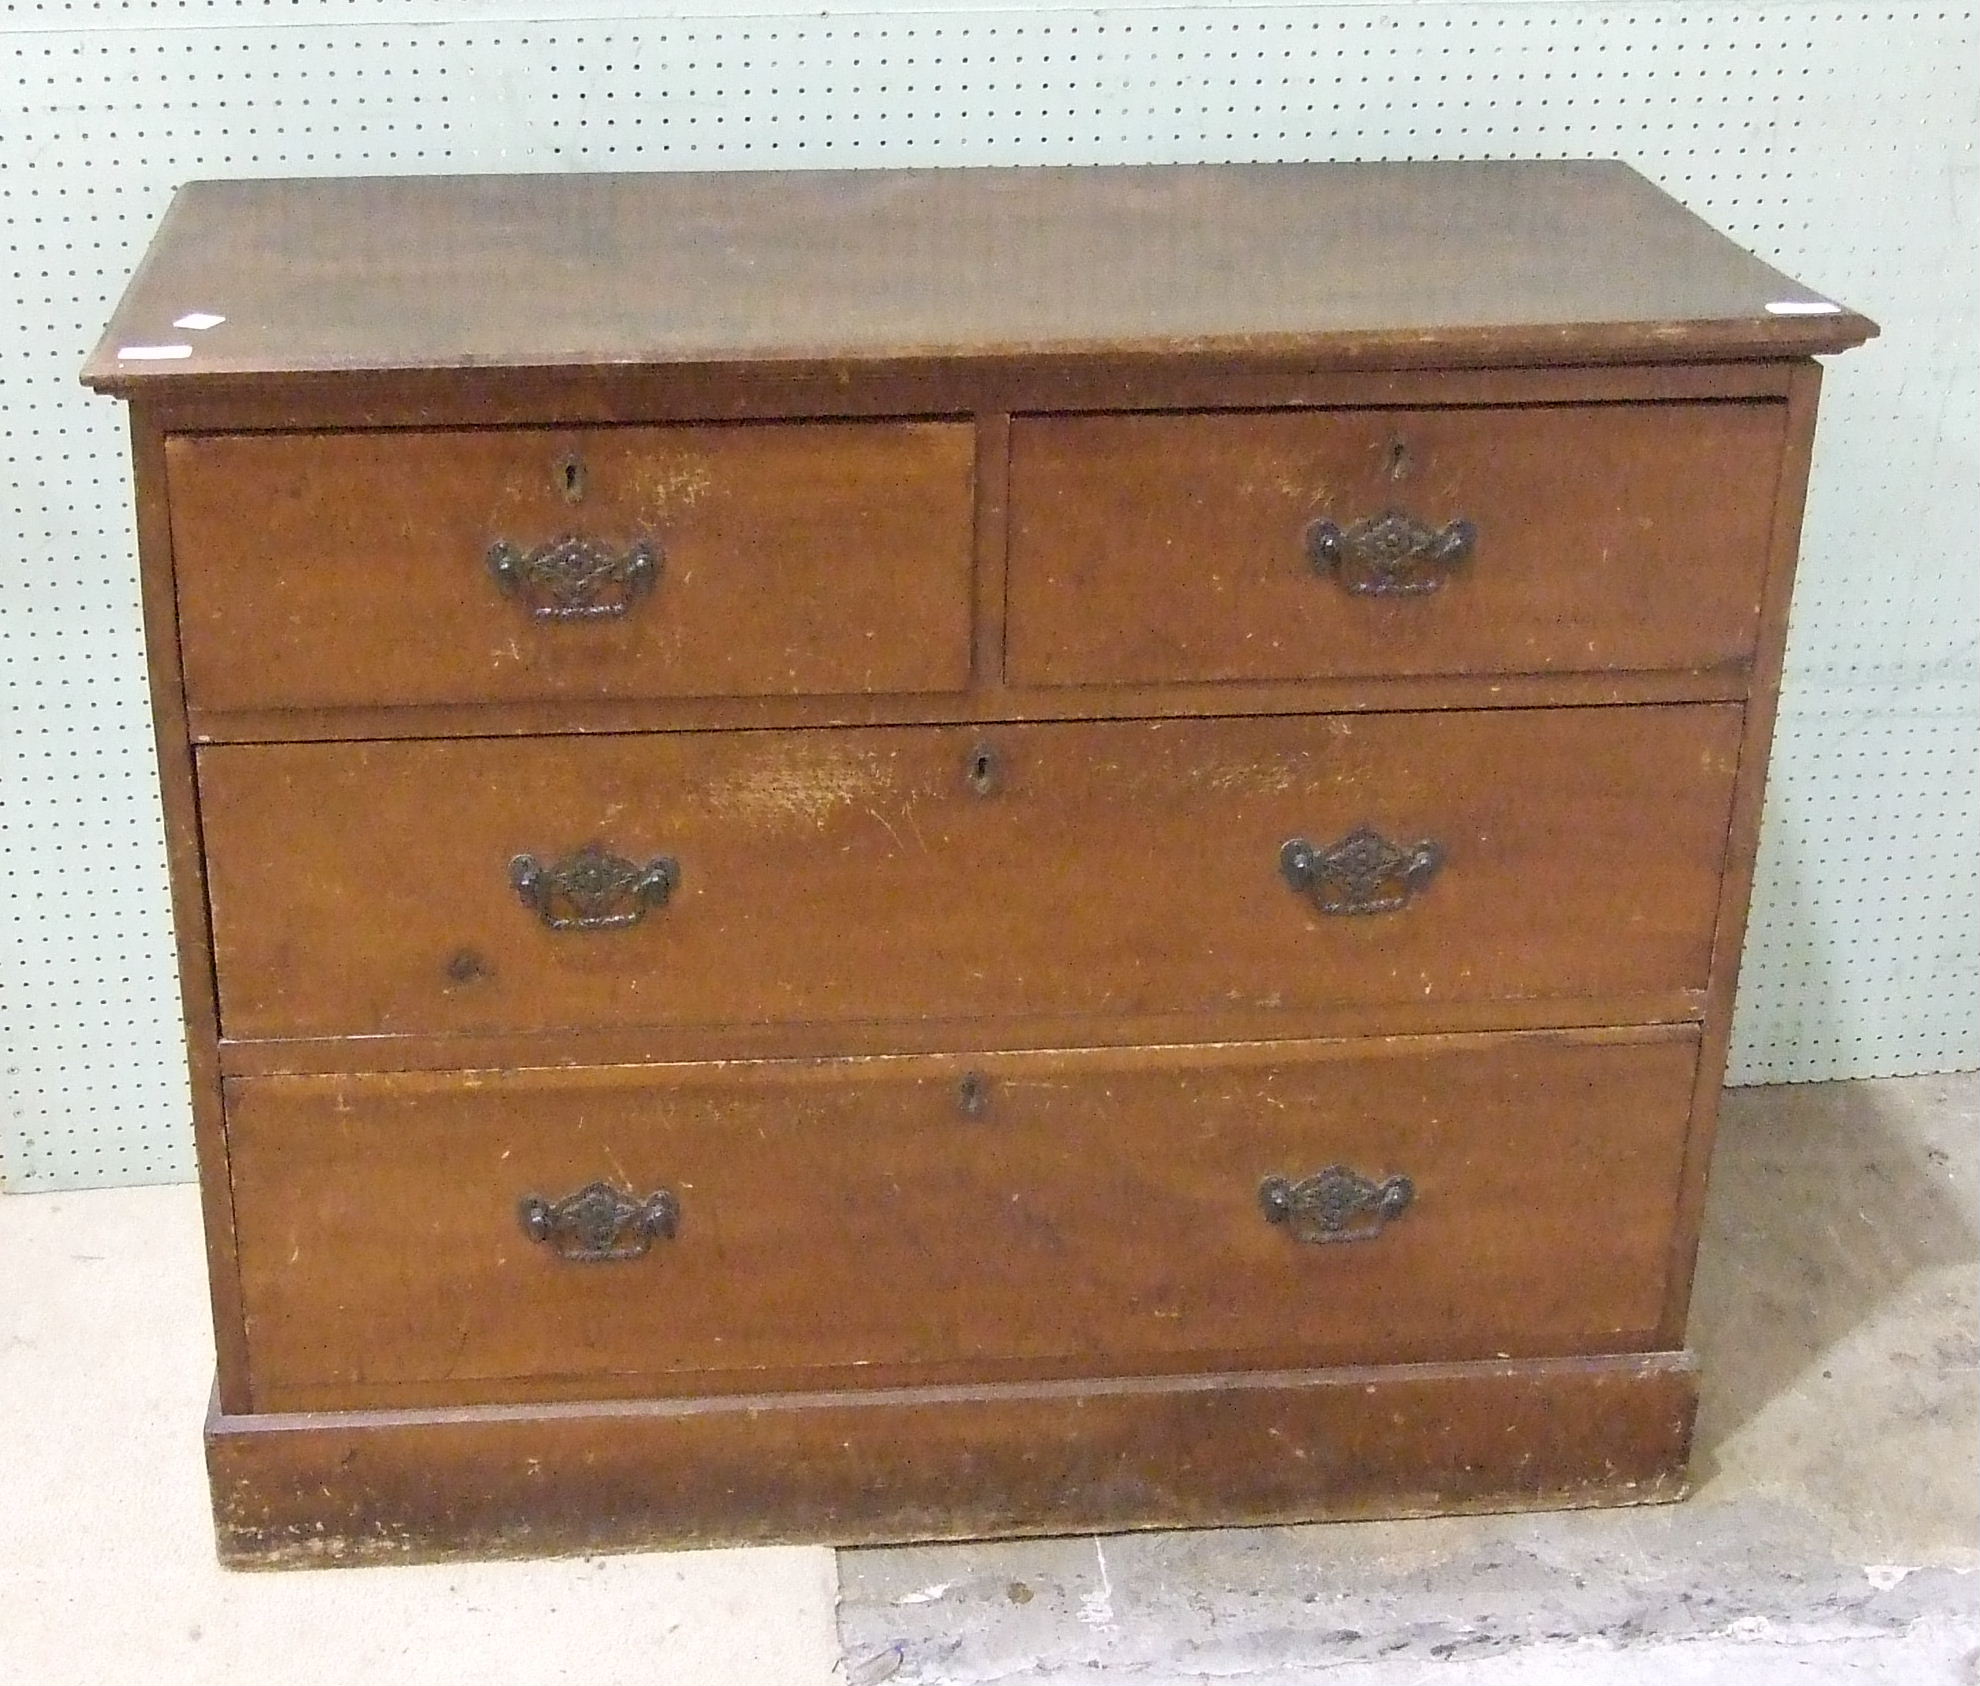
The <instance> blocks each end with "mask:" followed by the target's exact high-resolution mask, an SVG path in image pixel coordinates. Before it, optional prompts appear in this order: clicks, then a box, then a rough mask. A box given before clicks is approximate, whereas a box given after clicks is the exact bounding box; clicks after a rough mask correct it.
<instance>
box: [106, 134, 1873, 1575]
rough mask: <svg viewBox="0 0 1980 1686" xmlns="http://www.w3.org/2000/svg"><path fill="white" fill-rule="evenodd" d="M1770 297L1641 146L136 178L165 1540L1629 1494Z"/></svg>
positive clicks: (600, 1542)
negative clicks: (183, 1030)
mask: <svg viewBox="0 0 1980 1686" xmlns="http://www.w3.org/2000/svg"><path fill="white" fill-rule="evenodd" d="M415 233H416V236H417V237H414V236H415ZM1234 254H1236V255H1238V256H1240V257H1241V259H1242V261H1241V262H1234V261H1233V255H1234ZM553 272H554V274H555V275H556V278H557V280H556V284H555V285H554V286H551V285H546V284H545V282H544V280H543V277H544V275H545V274H547V273H553ZM1782 302H1787V303H1790V304H1794V305H1798V306H1800V307H1802V308H1800V309H1797V310H1791V311H1788V312H1786V313H1782V312H1776V311H1770V310H1769V309H1768V306H1769V305H1771V304H1778V303H1782ZM1820 303H1821V301H1819V300H1817V299H1815V298H1814V297H1813V295H1811V294H1809V293H1808V292H1807V290H1806V289H1803V288H1801V287H1799V286H1798V285H1797V284H1795V283H1794V282H1792V281H1790V280H1788V279H1787V278H1785V277H1783V276H1781V275H1779V274H1778V273H1777V272H1775V271H1773V270H1770V269H1768V268H1767V267H1766V266H1764V265H1762V264H1759V263H1757V262H1756V261H1755V260H1754V259H1752V258H1751V257H1749V256H1748V255H1747V254H1745V253H1743V252H1740V251H1739V250H1738V249H1737V248H1736V247H1734V246H1732V245H1731V244H1730V243H1729V242H1727V241H1725V240H1724V239H1723V238H1721V237H1720V236H1718V235H1717V234H1715V233H1713V232H1712V231H1711V230H1709V229H1708V228H1706V227H1705V226H1704V225H1703V224H1702V223H1699V222H1697V221H1696V220H1694V219H1692V218H1691V217H1689V216H1688V215H1687V214H1686V213H1684V212H1683V211H1682V210H1680V209H1679V208H1678V207H1677V206H1675V205H1674V204H1672V203H1671V202H1670V201H1668V200H1666V199H1664V198H1663V197H1662V196H1661V195H1659V194H1658V193H1657V192H1656V191H1655V190H1654V189H1652V188H1651V187H1649V185H1648V184H1647V183H1645V182H1643V181H1642V180H1641V179H1640V178H1638V177H1636V176H1634V175H1633V174H1632V173H1630V172H1629V171H1627V170H1626V169H1623V168H1622V167H1621V166H1617V165H1585V164H1523V165H1379V166H1354V167H1314V166H1265V167H1246V168H1238V169H1223V168H1191V169H1154V170H1019V171H954V172H872V173H862V174H859V175H830V174H808V175H796V176H791V175H777V174H762V175H748V176H697V175H663V176H653V177H639V176H563V177H529V178H477V179H461V178H455V179H445V178H431V179H422V180H410V181H391V180H376V181H362V182H311V183H207V184H196V185H194V186H192V187H190V188H188V189H186V190H184V192H183V193H182V194H181V196H180V197H179V199H178V200H177V201H175V204H174V207H173V209H172V211H171V212H170V214H169V215H168V218H167V220H166V224H165V226H164V228H163V229H162V230H161V232H160V235H159V238H158V241H157V242H156V243H155V245H154V248H153V251H152V253H151V254H150V256H149V257H148V258H147V260H146V262H145V265H144V267H143V268H142V269H141V271H140V273H139V276H138V278H137V279H136V280H135V281H134V282H133V284H132V287H131V290H130V292H129V294H128V295H127V297H126V299H125V301H124V303H123V304H122V305H121V306H120V307H119V310H118V313H117V316H116V318H115V320H114V322H113V324H112V327H111V329H110V331H109V333H108V335H107V336H106V339H105V342H104V345H103V346H102V347H101V348H100V349H99V350H98V352H97V353H96V354H95V355H94V356H93V357H92V359H91V361H90V364H89V366H88V368H87V370H86V371H85V378H86V379H87V380H89V381H90V382H91V383H92V384H94V385H96V386H98V387H99V388H102V389H105V390H112V391H116V392H119V393H121V394H123V395H125V396H127V397H129V398H131V399H132V400H133V403H134V412H135V413H134V435H133V437H134V440H135V450H134V461H135V466H136V472H137V480H138V498H139V517H140V519H139V538H140V546H141V552H142V562H143V569H144V594H145V605H146V625H147V636H148V639H149V641H150V647H151V653H152V680H153V697H154V704H155V712H156V715H157V720H158V730H159V742H160V754H161V767H162V771H163V775H164V786H165V791H164V795H165V811H166V816H167V827H168V836H169V841H170V843H171V861H172V870H173V883H174V895H175V908H176V914H177V920H178V927H179V936H180V948H181V975H182V980H183V984H184V988H185V992H186V1019H187V1028H188V1038H189V1044H190V1049H191V1055H192V1070H193V1080H194V1089H195V1096H194V1101H195V1119H196V1124H197V1130H198V1140H199V1149H200V1159H201V1175H202V1180H203V1186H204V1193H205V1200H206V1217H207V1225H208V1235H209V1259H210V1264H211V1269H212V1272H213V1289H214V1307H215V1319H216V1338H217V1346H218V1354H219V1377H218V1389H217V1398H216V1412H215V1415H214V1416H213V1418H212V1420H211V1422H210V1423H209V1425H208V1447H209V1458H210V1465H211V1470H212V1474H213V1482H214V1498H215V1514H216V1520H217V1524H218V1529H219V1538H220V1543H221V1550H222V1553H223V1555H224V1556H225V1557H226V1558H227V1560H228V1561H230V1562H240V1563H305V1562H336V1561H367V1560H380V1559H393V1558H417V1557H426V1556H435V1555H445V1554H448V1553H450V1552H462V1551H468V1552H484V1553H525V1552H536V1551H581V1550H594V1549H599V1548H603V1547H610V1546H636V1545H649V1544H664V1543H685V1544H699V1543H714V1542H717V1541H724V1540H752V1539H797V1538H809V1539H825V1540H871V1539H883V1538H902V1537H951V1536H956V1535H964V1534H969V1533H981V1532H1051V1531H1060V1530H1078V1529H1090V1528H1107V1527H1141V1526H1155V1525H1162V1524H1174V1523H1189V1522H1234V1521H1268V1520H1270V1521H1283V1520H1290V1519H1295V1518H1302V1517H1326V1516H1367V1515H1383V1514H1388V1515H1393V1514H1413V1513H1420V1512H1425V1511H1437V1510H1454V1509H1479V1508H1490V1507H1494V1506H1501V1505H1556V1504H1593V1503H1623V1502H1630V1501H1632V1500H1642V1499H1654V1498H1668V1497H1672V1496H1675V1495H1676V1493H1677V1492H1678V1491H1680V1490H1681V1486H1682V1479H1683V1467H1684V1460H1685V1455H1686V1451H1687V1447H1688V1444H1689V1437H1690V1425H1691V1414H1692V1407H1693V1402H1694V1399H1695V1393H1696V1381H1695V1376H1694V1374H1693V1371H1692V1368H1691V1365H1690V1363H1689V1360H1688V1359H1687V1358H1686V1356H1685V1355H1684V1354H1683V1352H1682V1350H1681V1349H1682V1346H1683V1341H1684V1314H1685V1302H1686V1296H1687V1293H1688V1288H1689V1281H1690V1271H1691V1258H1692V1251H1693V1248H1694V1247H1695V1244H1696V1235H1697V1213H1698V1209H1699V1202H1700V1199H1701V1196H1702V1191H1703V1186H1704V1169H1705V1161H1706V1159H1707V1157H1708V1155H1709V1148H1710V1139H1711V1129H1712V1122H1713V1118H1714V1116H1715V1110H1716V1096H1717V1088H1718V1084H1719V1081H1720V1078H1721V1076H1722V1073H1723V1067H1724V1059H1725V1048H1726V1038H1727V1032H1728V1026H1729V1022H1730V1015H1731V1006H1732V990H1733V985H1734V981H1735V978H1736V969H1737V959H1738V948H1739V940H1740V935H1741V931H1742V927H1743V920H1744V914H1745V907H1746V899H1747V894H1748V888H1749V884H1750V876H1751V870H1752V862H1753V854H1754V847H1755V838H1756V835H1757V829H1758V816H1759V805H1760V798H1761V791H1762V782H1763V778H1764V769H1765V762H1766V752H1767V740H1768V735H1769V732H1770V730H1771V725H1772V718H1773V704H1774V695H1775V691H1776V688H1777V686H1778V681H1779V673H1780V657H1781V647H1782V641H1783V637H1784V631H1785V626H1786V618H1787V602H1788V588H1789V581H1790V578H1791V574H1792V567H1793V560H1794V552H1795V543H1796V538H1797V534H1798V529H1799V523H1800V515H1801V499H1802V493H1803V489H1804V486H1805V482H1806V475H1807V467H1808V447H1809V440H1810V437H1811V435H1812V430H1813V425H1814V406H1815V391H1816V382H1817V371H1816V369H1815V366H1814V365H1813V364H1812V363H1811V362H1810V361H1808V359H1809V357H1810V355H1811V354H1815V353H1823V352H1833V351H1839V350H1842V349H1845V348H1846V347H1848V346H1850V345H1852V344H1855V343H1858V342H1859V341H1861V340H1862V339H1863V338H1865V337H1866V336H1867V335H1869V334H1870V333H1873V332H1874V331H1875V330H1874V328H1873V327H1872V325H1871V324H1869V323H1867V322H1865V321H1864V320H1863V319H1862V318H1860V317H1857V316H1854V315H1852V314H1850V313H1849V312H1847V311H1843V310H1821V309H1811V308H1810V307H1811V306H1819V305H1820ZM189 309H203V310H210V311H214V312H216V313H220V314H223V315H225V316H226V317H227V318H228V320H227V321H226V322H225V323H223V324H222V325H221V326H220V327H218V328H215V329H213V330H211V331H209V332H207V333H205V334H201V335H193V336H188V338H189V339H190V340H191V341H192V342H193V343H192V348H191V352H190V354H189V355H188V356H186V357H184V358H181V359H176V360H172V361H165V362H153V361H144V360H140V359H130V358H123V357H120V356H119V351H120V349H121V348H122V347H124V346H128V345H132V344H149V343H156V342H158V341H161V340H167V339H171V338H174V337H176V331H174V330H171V329H170V328H169V326H168V325H169V323H170V322H171V320H172V319H173V318H174V317H176V316H177V315H180V314H182V313H183V312H185V311H186V310H189ZM1385 517H1388V518H1390V519H1387V520H1386V521H1385V520H1384V518H1385ZM1412 547H1415V548H1414V550H1413V549H1412ZM1344 558H1345V560H1344ZM1350 564H1351V565H1350ZM546 570H547V572H546ZM593 571H596V577H590V575H591V574H592V572H593ZM1350 579H1358V580H1360V581H1361V583H1363V584H1364V585H1366V584H1368V583H1369V582H1370V581H1379V582H1381V583H1388V584H1395V583H1397V582H1402V583H1406V584H1410V585H1413V586H1426V585H1428V586H1434V587H1435V589H1417V590H1411V591H1407V592H1387V593H1374V594H1370V593H1366V592H1362V593H1357V592H1351V591H1348V590H1345V589H1343V586H1344V583H1345V582H1347V581H1348V580H1350ZM545 607H548V608H552V609H560V610H574V612H569V613H563V612H559V613H544V614H537V613H533V612H532V611H533V610H536V609H542V608H545ZM621 611H623V612H621ZM182 651H183V663H182V660H181V652H182ZM1364 829H1365V830H1366V831H1367V832H1369V833H1371V834H1373V835H1367V836H1357V834H1358V833H1359V832H1361V831H1363V830H1364ZM1295 842H1297V844H1298V846H1297V847H1294V848H1292V849H1291V850H1288V849H1287V847H1286V846H1287V845H1288V844H1289V843H1295ZM615 856H616V857H621V859H620V860H617V861H615V860H614V859H612V858H611V857H615ZM519 857H526V858H519ZM629 898H630V899H629ZM1354 906H1361V907H1363V908H1367V909H1373V908H1376V907H1380V908H1381V909H1382V911H1372V910H1370V911H1345V910H1344V909H1345V908H1348V907H1354ZM1330 910H1331V911H1330ZM209 917H210V919H211V929H210V930H209V925H208V920H209ZM553 925H562V926H566V927H568V926H572V925H578V926H602V927H607V928H596V929H591V928H580V929H571V928H564V929H553V928H552V926H553ZM222 1073H225V1074H226V1075H225V1076H224V1077H223V1076H222ZM1273 1179H1278V1180H1277V1181H1274V1180H1273ZM594 1184H596V1185H600V1186H599V1187H598V1188H597V1190H596V1191H595V1192H593V1193H592V1194H591V1195H590V1197H589V1200H588V1202H587V1201H574V1200H573V1198H572V1197H576V1196H580V1195H582V1194H583V1192H584V1191H585V1190H586V1189H587V1188H590V1187H591V1186H592V1185H594ZM614 1191H616V1192H614ZM587 1214H589V1216H590V1218H591V1219H593V1220H597V1219H599V1218H600V1215H601V1214H602V1215H603V1221H602V1224H599V1223H594V1224H593V1226H592V1227H591V1228H587V1227H586V1221H587V1219H586V1215H587ZM1275 1220H1276V1221H1275ZM1342 1230H1345V1231H1347V1232H1349V1233H1352V1234H1355V1235H1358V1236H1360V1238H1358V1239H1332V1240H1329V1239H1322V1237H1325V1236H1328V1235H1338V1234H1339V1232H1341V1231H1342ZM1363 1231H1367V1232H1368V1233H1366V1234H1362V1232H1363ZM601 1251H602V1252H608V1253H611V1252H619V1253H627V1254H631V1255H635V1256H629V1257H617V1258H585V1257H565V1256H563V1255H564V1254H566V1253H572V1252H576V1253H584V1252H601Z"/></svg>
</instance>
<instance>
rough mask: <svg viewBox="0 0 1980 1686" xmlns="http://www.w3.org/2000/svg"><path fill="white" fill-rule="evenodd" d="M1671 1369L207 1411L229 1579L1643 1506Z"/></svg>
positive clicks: (1684, 1437) (1449, 1371) (1693, 1399)
mask: <svg viewBox="0 0 1980 1686" xmlns="http://www.w3.org/2000/svg"><path fill="white" fill-rule="evenodd" d="M1697 1398H1698V1381H1697V1373H1696V1367H1695V1365H1694V1364H1693V1362H1692V1360H1691V1358H1690V1356H1689V1354H1686V1353H1679V1352H1656V1353H1642V1354H1630V1355H1626V1356H1620V1357H1609V1358H1601V1357H1595V1358H1559V1359H1546V1360H1530V1361H1526V1362H1518V1361H1514V1362H1503V1361H1497V1360H1492V1361H1486V1362H1482V1363H1477V1364H1449V1365H1427V1364H1426V1365H1402V1366H1394V1367H1380V1368H1369V1369H1351V1370H1319V1371H1305V1372H1291V1373H1286V1372H1272V1371H1264V1372H1258V1371H1251V1372H1239V1373H1235V1374H1207V1375H1198V1376H1174V1377H1146V1378H1126V1379H1115V1378H1096V1379H1089V1380H1085V1381H1068V1382H1034V1383H1027V1384H1013V1385H1005V1386H998V1385H994V1384H991V1385H982V1386H975V1387H956V1388H911V1389H873V1390H870V1391H862V1392H839V1393H814V1394H783V1395H770V1396H766V1395H751V1394H745V1395H740V1396H737V1395H728V1396H717V1397H713V1398H705V1399H684V1400H660V1401H627V1402H625V1403H623V1404H620V1405H616V1406H615V1405H613V1404H610V1403H604V1404H580V1405H566V1406H558V1405H537V1406H527V1407H511V1408H509V1409H505V1410H491V1409H479V1410H436V1411H396V1412H350V1413H343V1414H327V1415H320V1416H312V1415H281V1414H261V1415H250V1416H227V1415H222V1414H220V1413H217V1412H216V1413H214V1414H213V1415H212V1416H210V1417H209V1418H208V1421H207V1441H206V1456H207V1468H208V1470H209V1472H210V1474H211V1477H212V1482H213V1498H214V1521H215V1530H216V1534H217V1537H218V1542H219V1548H220V1555H221V1557H222V1559H223V1560H225V1561H226V1562H228V1563H230V1564H232V1565H234V1566H235V1567H238V1568H320V1567H326V1566H330V1565H338V1564H365V1563H401V1562H419V1561H423V1560H431V1559H435V1558H445V1557H452V1556H473V1557H536V1556H545V1555H554V1554H559V1553H570V1554H575V1553H581V1552H594V1551H610V1550H649V1549H652V1548H654V1547H657V1546H712V1545H734V1544H750V1543H767V1542H775V1541H796V1540H807V1541H822V1542H825V1543H829V1544H840V1545H858V1544H868V1543H872V1542H875V1541H881V1540H914V1539H964V1538H970V1537H972V1536H981V1535H986V1534H1059V1533H1090V1532H1098V1531H1103V1530H1114V1529H1123V1528H1157V1527H1175V1526H1178V1525H1183V1526H1186V1525H1189V1524H1191V1523H1201V1524H1217V1525H1231V1524H1242V1523H1270V1522H1306V1521H1320V1520H1328V1519H1364V1518H1369V1517H1378V1516H1429V1515H1449V1514H1451V1513H1454V1512H1463V1511H1491V1510H1527V1509H1542V1508H1551V1509H1559V1508H1571V1507H1575V1506H1581V1505H1604V1504H1606V1505H1615V1504H1645V1503H1655V1502H1658V1501H1660V1500H1668V1499H1675V1498H1678V1497H1680V1496H1681V1495H1682V1494H1683V1492H1684V1486H1685V1475H1684V1465H1685V1453H1686V1450H1687V1448H1688V1447H1689V1445H1690V1441H1691V1426H1692V1420H1693V1417H1694V1416H1695V1414H1696V1411H1697Z"/></svg>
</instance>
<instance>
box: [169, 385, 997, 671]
mask: <svg viewBox="0 0 1980 1686" xmlns="http://www.w3.org/2000/svg"><path fill="white" fill-rule="evenodd" d="M973 453H974V445H973V434H972V431H971V429H970V427H969V426H968V425H967V424H965V423H956V422H884V423H855V422H846V423H804V424H795V423H793V424H764V425H735V426H710V427H606V428H581V429H562V430H546V429H528V428H512V429H485V430H459V431H446V432H390V433H386V432H376V433H366V432H356V433H327V434H228V435H195V436H185V437H177V438H173V439H172V440H170V441H169V442H168V444H167V447H166V464H167V484H168V488H169V493H170V500H171V512H172V552H173V564H174V568H175V571H176V574H177V579H178V594H179V617H180V634H181V640H182V644H183V651H184V662H185V674H186V688H187V695H188V699H189V701H190V703H191V705H192V706H193V707H194V708H196V709H211V710H227V709H295V708H310V707H334V706H391V705H404V704H421V703H428V704H432V703H482V702H534V701H564V700H579V699H603V698H639V697H675V696H703V695H740V696H752V695H791V694H797V693H854V692H880V691H908V692H913V691H946V690H955V689H957V688H959V687H961V686H963V685H965V684H966V683H967V682H968V678H969V662H970V575H971V567H972V544H973V540H972V536H971V535H972V506H973V497H974V490H973V476H974V455H973Z"/></svg>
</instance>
